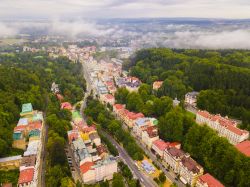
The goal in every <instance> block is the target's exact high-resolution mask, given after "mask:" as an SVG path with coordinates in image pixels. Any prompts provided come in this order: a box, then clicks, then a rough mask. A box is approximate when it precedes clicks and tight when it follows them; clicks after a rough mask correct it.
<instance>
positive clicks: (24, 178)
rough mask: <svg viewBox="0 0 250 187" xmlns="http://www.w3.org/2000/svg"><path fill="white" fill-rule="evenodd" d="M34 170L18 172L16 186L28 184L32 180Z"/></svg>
mask: <svg viewBox="0 0 250 187" xmlns="http://www.w3.org/2000/svg"><path fill="white" fill-rule="evenodd" d="M33 176H34V168H28V169H24V170H21V171H20V174H19V179H18V184H23V183H29V182H31V181H32V180H33Z"/></svg>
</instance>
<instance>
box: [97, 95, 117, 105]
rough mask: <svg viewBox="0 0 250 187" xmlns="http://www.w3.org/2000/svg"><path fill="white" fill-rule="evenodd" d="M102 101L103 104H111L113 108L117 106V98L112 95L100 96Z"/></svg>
mask: <svg viewBox="0 0 250 187" xmlns="http://www.w3.org/2000/svg"><path fill="white" fill-rule="evenodd" d="M100 101H101V102H102V103H103V104H108V103H109V104H110V105H111V106H113V105H114V104H115V97H114V96H113V95H111V94H103V95H101V96H100Z"/></svg>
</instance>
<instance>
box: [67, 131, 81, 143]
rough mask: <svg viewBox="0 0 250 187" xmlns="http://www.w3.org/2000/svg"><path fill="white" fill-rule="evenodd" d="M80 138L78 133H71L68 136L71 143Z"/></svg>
mask: <svg viewBox="0 0 250 187" xmlns="http://www.w3.org/2000/svg"><path fill="white" fill-rule="evenodd" d="M78 136H79V133H78V131H72V132H71V133H69V134H68V139H69V141H70V142H72V141H73V140H76V139H77V138H78Z"/></svg>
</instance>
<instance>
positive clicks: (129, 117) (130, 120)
mask: <svg viewBox="0 0 250 187" xmlns="http://www.w3.org/2000/svg"><path fill="white" fill-rule="evenodd" d="M121 114H122V116H121V117H122V119H123V120H124V123H125V124H126V125H127V126H128V127H129V128H132V127H133V126H134V121H135V120H137V119H139V118H143V117H144V115H143V114H142V113H135V112H130V111H128V110H124V112H123V113H121Z"/></svg>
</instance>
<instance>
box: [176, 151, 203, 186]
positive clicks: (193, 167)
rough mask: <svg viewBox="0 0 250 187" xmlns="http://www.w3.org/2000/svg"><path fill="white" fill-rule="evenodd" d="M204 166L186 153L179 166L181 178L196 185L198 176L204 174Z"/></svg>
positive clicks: (184, 181)
mask: <svg viewBox="0 0 250 187" xmlns="http://www.w3.org/2000/svg"><path fill="white" fill-rule="evenodd" d="M203 172H204V170H203V168H202V167H201V166H200V165H199V164H198V163H197V162H196V161H194V160H193V159H192V158H191V157H190V156H189V155H184V156H183V157H182V159H181V162H180V166H179V175H180V180H181V181H182V182H183V183H184V184H189V185H190V186H195V184H196V181H197V180H198V178H199V177H200V176H201V175H203Z"/></svg>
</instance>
